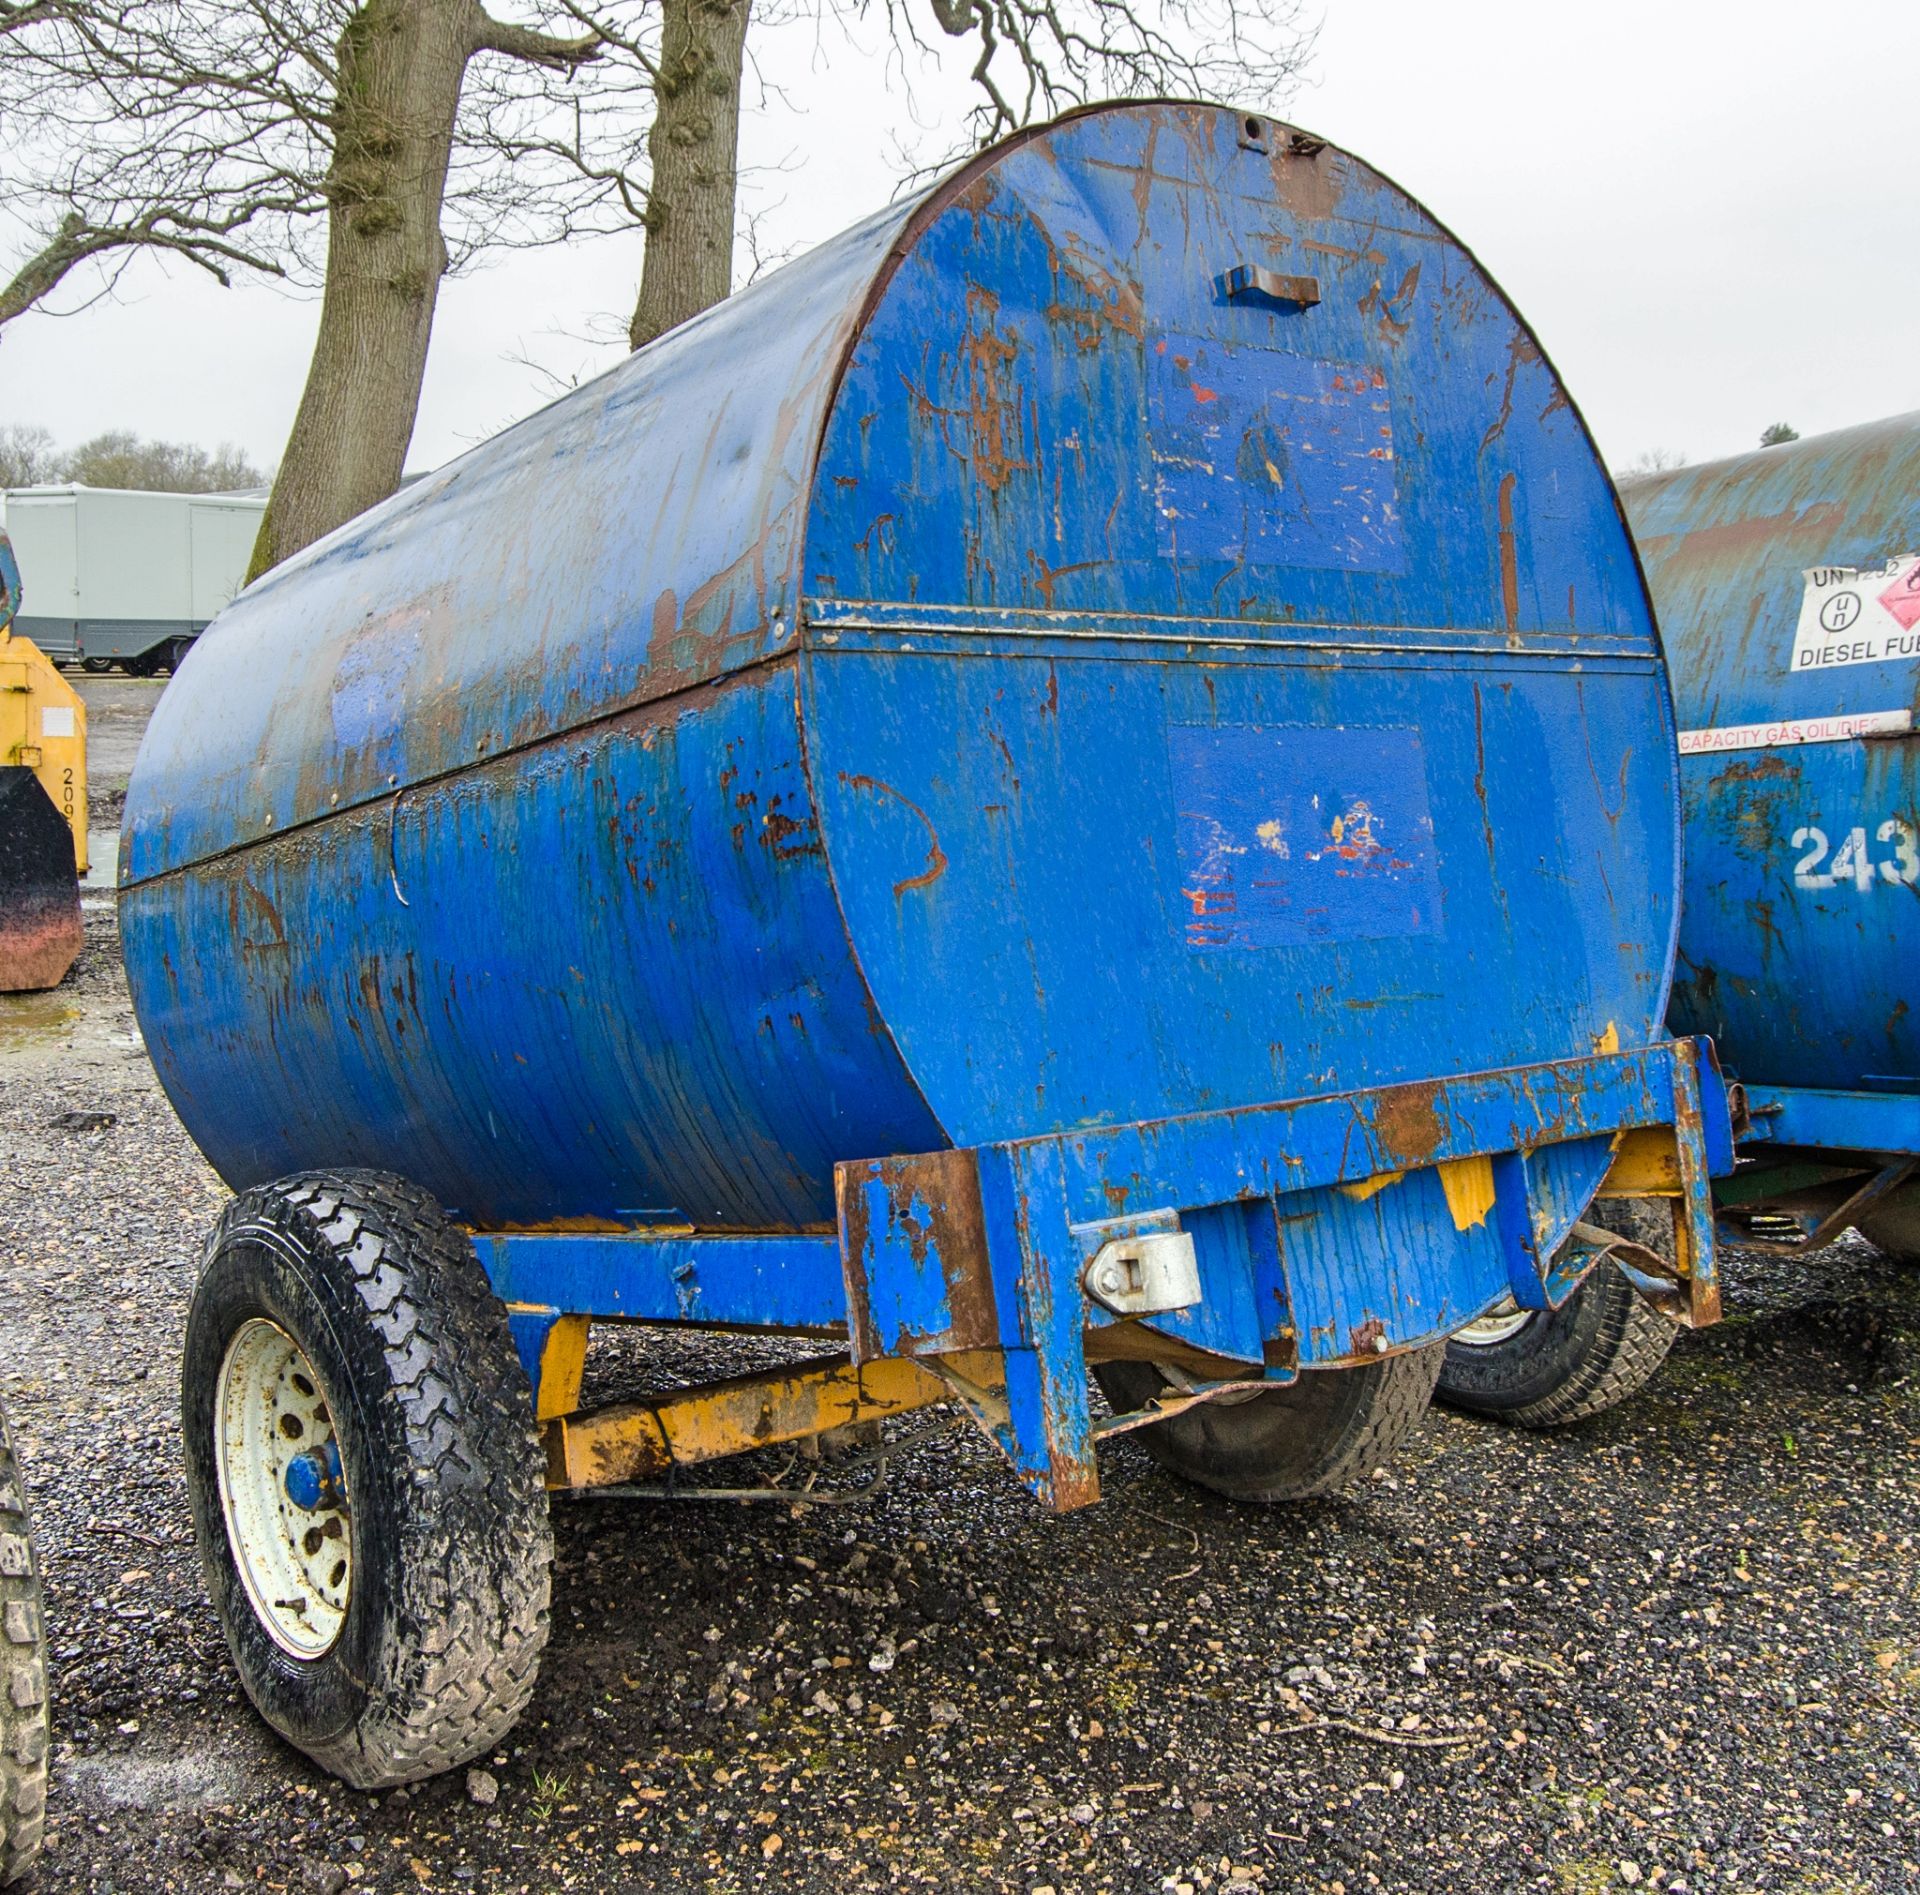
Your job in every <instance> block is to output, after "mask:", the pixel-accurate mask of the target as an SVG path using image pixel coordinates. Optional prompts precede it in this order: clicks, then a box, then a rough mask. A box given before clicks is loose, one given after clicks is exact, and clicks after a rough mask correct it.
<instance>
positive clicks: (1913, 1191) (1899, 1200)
mask: <svg viewBox="0 0 1920 1895" xmlns="http://www.w3.org/2000/svg"><path fill="white" fill-rule="evenodd" d="M1860 1234H1861V1235H1862V1236H1863V1237H1865V1238H1866V1240H1867V1241H1868V1243H1870V1244H1872V1245H1873V1247H1874V1248H1875V1249H1876V1250H1881V1251H1884V1252H1885V1253H1886V1254H1887V1255H1888V1256H1889V1257H1891V1258H1892V1259H1893V1260H1894V1262H1895V1263H1920V1185H1913V1184H1909V1185H1907V1186H1905V1187H1904V1188H1903V1189H1901V1190H1899V1191H1896V1192H1895V1193H1894V1194H1893V1196H1892V1197H1890V1198H1889V1199H1888V1200H1887V1201H1886V1202H1885V1203H1884V1204H1882V1205H1881V1206H1880V1208H1879V1209H1878V1210H1876V1211H1873V1212H1870V1213H1869V1214H1868V1215H1867V1216H1866V1217H1863V1218H1862V1219H1861V1220H1860Z"/></svg>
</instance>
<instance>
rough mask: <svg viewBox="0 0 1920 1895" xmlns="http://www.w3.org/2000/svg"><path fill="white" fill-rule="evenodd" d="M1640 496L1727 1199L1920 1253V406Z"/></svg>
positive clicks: (1677, 992)
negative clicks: (1732, 1092)
mask: <svg viewBox="0 0 1920 1895" xmlns="http://www.w3.org/2000/svg"><path fill="white" fill-rule="evenodd" d="M1624 494H1625V498H1626V503H1627V507H1628V511H1629V515H1630V517H1631V519H1632V522H1633V527H1634V532H1635V535H1636V537H1637V538H1638V541H1639V545H1640V553H1641V557H1642V559H1643V560H1644V561H1645V564H1646V570H1647V577H1648V580H1649V583H1650V584H1651V586H1652V589H1653V595H1654V600H1655V603H1656V605H1657V607H1658V609H1659V615H1660V623H1661V628H1662V631H1663V632H1664V634H1665V638H1666V649H1667V657H1668V662H1669V664H1670V665H1671V667H1672V672H1673V686H1674V695H1675V698H1676V700H1677V702H1678V706H1679V717H1680V723H1681V726H1682V728H1681V731H1680V751H1681V764H1680V768H1681V785H1682V795H1683V800H1684V809H1685V818H1686V831H1685V842H1686V848H1685V854H1686V873H1685V903H1684V910H1683V916H1682V920H1681V929H1680V960H1679V971H1678V974H1677V977H1676V980H1675V984H1674V993H1673V1006H1672V1011H1671V1015H1670V1018H1671V1020H1672V1022H1673V1025H1674V1028H1675V1030H1676V1031H1678V1032H1682V1033H1710V1034H1712V1035H1713V1037H1714V1040H1715V1042H1716V1044H1717V1045H1718V1047H1719V1049H1720V1052H1721V1054H1722V1057H1723V1058H1724V1059H1725V1060H1726V1062H1727V1066H1728V1070H1729V1072H1730V1073H1732V1074H1734V1075H1737V1077H1738V1078H1739V1079H1740V1081H1741V1082H1742V1089H1743V1092H1744V1098H1745V1119H1744V1121H1743V1123H1742V1126H1741V1131H1742V1137H1741V1146H1740V1150H1741V1164H1740V1167H1739V1169H1738V1171H1737V1172H1736V1173H1735V1174H1734V1175H1733V1176H1732V1177H1730V1178H1726V1179H1723V1180H1721V1182H1720V1185H1719V1195H1720V1197H1721V1201H1722V1204H1723V1207H1724V1209H1725V1211H1726V1214H1727V1216H1728V1218H1729V1219H1730V1220H1732V1221H1733V1222H1734V1223H1735V1224H1736V1225H1737V1226H1738V1227H1739V1229H1740V1232H1741V1240H1742V1241H1743V1242H1748V1243H1758V1244H1762V1245H1765V1246H1767V1247H1770V1248H1774V1249H1781V1250H1787V1251H1799V1250H1806V1249H1812V1248H1816V1247H1818V1246H1819V1245H1820V1244H1823V1243H1825V1242H1827V1241H1829V1240H1831V1239H1832V1238H1834V1237H1836V1236H1838V1235H1840V1234H1841V1233H1842V1232H1843V1231H1845V1230H1847V1229H1848V1228H1850V1227H1854V1226H1857V1227H1858V1228H1860V1229H1862V1230H1864V1231H1865V1232H1866V1234H1867V1235H1868V1236H1869V1237H1870V1238H1872V1239H1873V1240H1874V1241H1875V1242H1876V1243H1879V1244H1880V1245H1882V1246H1883V1247H1884V1248H1886V1249H1889V1250H1893V1251H1896V1252H1899V1253H1901V1254H1903V1255H1906V1256H1910V1257H1920V1182H1917V1181H1916V1160H1917V1159H1920V1017H1916V1013H1915V1008H1914V1002H1915V1000H1916V998H1917V997H1920V994H1917V992H1916V989H1917V987H1920V981H1917V980H1916V973H1917V972H1920V735H1917V734H1916V732H1915V727H1914V717H1915V708H1916V703H1920V415H1901V416H1897V417H1895V418H1894V419H1892V420H1888V421H1879V422H1874V423H1871V424H1869V425H1867V426H1864V427H1857V428H1847V429H1843V430H1841V431H1840V432H1838V433H1834V434H1827V435H1822V436H1820V437H1818V438H1816V439H1812V440H1805V441H1796V442H1793V443H1791V444H1789V445H1787V446H1783V447H1775V448H1764V449H1761V450H1759V451H1757V452H1754V453H1751V454H1743V455H1739V456H1737V457H1736V458H1734V459H1732V460H1726V461H1716V462H1713V463H1711V464H1709V465H1706V466H1702V467H1689V468H1683V469H1680V470H1679V471H1677V472H1675V473H1671V474H1664V475H1659V476H1655V477H1653V478H1650V479H1644V480H1639V481H1635V482H1633V483H1631V484H1630V485H1629V486H1628V487H1627V488H1626V489H1624Z"/></svg>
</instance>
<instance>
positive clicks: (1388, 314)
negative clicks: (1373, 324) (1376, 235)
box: [1360, 263, 1420, 347]
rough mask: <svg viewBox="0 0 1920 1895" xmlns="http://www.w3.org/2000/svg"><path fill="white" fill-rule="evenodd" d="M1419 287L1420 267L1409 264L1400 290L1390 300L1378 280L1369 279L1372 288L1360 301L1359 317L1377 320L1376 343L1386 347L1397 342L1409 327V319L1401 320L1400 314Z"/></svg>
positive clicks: (1410, 326) (1411, 319) (1411, 321)
mask: <svg viewBox="0 0 1920 1895" xmlns="http://www.w3.org/2000/svg"><path fill="white" fill-rule="evenodd" d="M1419 287H1420V266H1419V264H1417V263H1413V264H1409V265H1408V266H1407V271H1406V274H1405V275H1404V276H1402V277H1401V279H1400V286H1399V288H1398V289H1396V290H1395V291H1394V292H1393V294H1392V295H1391V296H1389V295H1388V294H1387V293H1386V291H1385V290H1383V289H1382V288H1381V286H1380V279H1379V278H1378V277H1377V276H1376V277H1375V278H1374V279H1373V287H1372V288H1371V289H1369V290H1368V291H1367V293H1366V295H1364V296H1363V297H1361V299H1360V313H1361V315H1363V316H1372V317H1374V318H1376V319H1377V322H1378V326H1379V331H1380V340H1381V341H1382V342H1384V343H1386V344H1387V345H1388V346H1389V347H1392V346H1393V345H1394V344H1396V343H1397V342H1399V340H1400V338H1401V337H1402V336H1404V335H1405V334H1406V333H1407V331H1408V330H1409V329H1411V328H1412V327H1413V318H1412V317H1411V316H1403V315H1401V314H1400V311H1401V310H1402V309H1404V308H1405V307H1406V306H1407V305H1408V304H1409V303H1411V302H1412V301H1413V296H1414V292H1415V291H1416V290H1417V289H1418V288H1419Z"/></svg>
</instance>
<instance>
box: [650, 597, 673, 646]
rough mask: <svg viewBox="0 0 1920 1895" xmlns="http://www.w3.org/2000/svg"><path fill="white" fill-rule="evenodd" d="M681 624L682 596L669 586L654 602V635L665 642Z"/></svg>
mask: <svg viewBox="0 0 1920 1895" xmlns="http://www.w3.org/2000/svg"><path fill="white" fill-rule="evenodd" d="M679 624H680V598H679V595H678V594H677V593H676V592H675V591H674V589H673V588H672V587H671V586H669V587H668V588H667V589H666V591H664V592H663V593H661V595H660V596H659V598H657V599H655V600H654V602H653V635H654V637H655V638H657V639H659V640H660V641H661V642H662V643H663V644H664V643H665V642H666V641H667V640H668V639H670V638H671V637H672V636H673V634H674V632H675V630H676V629H677V628H678V626H679Z"/></svg>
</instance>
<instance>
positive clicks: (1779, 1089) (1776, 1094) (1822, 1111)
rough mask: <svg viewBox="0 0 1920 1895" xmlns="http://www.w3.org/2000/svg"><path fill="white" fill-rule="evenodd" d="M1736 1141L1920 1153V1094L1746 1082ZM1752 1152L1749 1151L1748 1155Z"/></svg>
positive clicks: (1746, 1148) (1754, 1145) (1745, 1150)
mask: <svg viewBox="0 0 1920 1895" xmlns="http://www.w3.org/2000/svg"><path fill="white" fill-rule="evenodd" d="M1742 1090H1743V1092H1744V1093H1745V1096H1746V1117H1747V1120H1748V1121H1749V1123H1748V1124H1747V1125H1746V1126H1745V1127H1744V1128H1743V1130H1742V1132H1741V1137H1740V1145H1741V1149H1742V1151H1743V1153H1748V1151H1749V1148H1750V1147H1751V1148H1763V1147H1765V1146H1768V1145H1773V1146H1789V1145H1790V1146H1795V1147H1804V1148H1806V1149H1808V1150H1811V1151H1834V1152H1844V1153H1847V1154H1849V1155H1854V1154H1884V1155H1886V1156H1890V1157H1891V1156H1900V1157H1912V1156H1915V1155H1920V1093H1915V1092H1835V1091H1824V1090H1821V1089H1820V1088H1817V1087H1813V1086H1746V1087H1743V1088H1742ZM1750 1155H1752V1154H1750Z"/></svg>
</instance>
